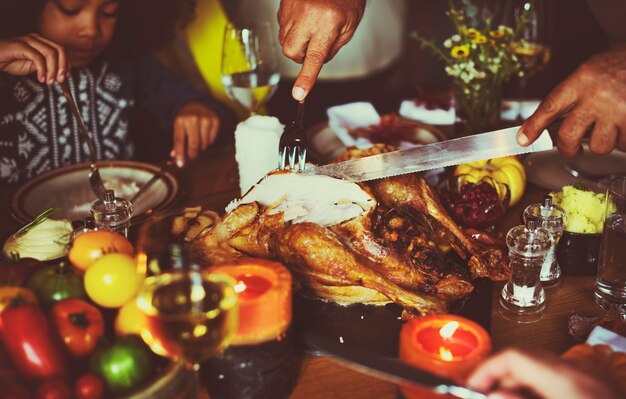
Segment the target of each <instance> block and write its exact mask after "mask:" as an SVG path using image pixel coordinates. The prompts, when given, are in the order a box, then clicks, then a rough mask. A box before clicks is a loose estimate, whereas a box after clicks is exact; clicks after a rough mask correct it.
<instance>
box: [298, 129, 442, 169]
mask: <svg viewBox="0 0 626 399" xmlns="http://www.w3.org/2000/svg"><path fill="white" fill-rule="evenodd" d="M403 121H404V122H403V123H410V124H413V125H415V133H414V139H413V140H412V141H413V142H414V143H416V144H431V143H436V142H438V141H442V140H446V139H447V137H446V134H445V133H444V132H443V131H442V129H440V128H439V127H435V126H432V125H428V124H426V123H422V122H419V121H412V120H409V119H404V120H403ZM307 137H308V142H309V149H308V151H309V152H310V153H311V155H312V156H313V157H314V158H315V160H316V161H317V162H319V163H320V164H323V163H326V162H328V161H330V160H332V159H334V158H335V157H337V156H338V155H340V154H342V153H343V152H345V150H346V147H345V146H344V144H343V143H342V142H341V140H339V138H338V137H337V135H336V134H335V132H333V130H332V129H331V128H330V127H329V126H328V123H326V122H324V123H320V124H318V125H316V126H313V127H312V128H311V129H309V130H308V131H307Z"/></svg>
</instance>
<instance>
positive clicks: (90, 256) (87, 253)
mask: <svg viewBox="0 0 626 399" xmlns="http://www.w3.org/2000/svg"><path fill="white" fill-rule="evenodd" d="M133 252H134V251H133V245H132V244H131V243H130V241H128V239H127V238H126V237H124V236H123V235H121V234H117V233H114V232H112V231H109V230H95V231H88V232H86V233H83V234H81V235H79V236H78V237H76V239H75V240H74V242H73V243H72V247H71V248H70V251H69V253H68V254H67V257H68V259H69V260H70V263H72V265H74V267H76V268H78V269H81V270H87V268H88V267H89V266H91V264H93V263H94V262H95V261H96V260H97V259H99V258H100V257H102V256H103V255H105V254H109V253H120V254H127V255H132V254H133Z"/></svg>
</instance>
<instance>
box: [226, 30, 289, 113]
mask: <svg viewBox="0 0 626 399" xmlns="http://www.w3.org/2000/svg"><path fill="white" fill-rule="evenodd" d="M279 81H280V73H279V71H278V57H277V55H276V46H275V43H274V37H273V35H272V30H271V27H270V24H269V23H268V22H265V21H253V22H239V23H232V22H231V23H228V24H227V25H226V27H225V28H224V44H223V47H222V84H223V85H224V88H225V89H226V92H227V93H228V95H229V96H230V97H231V98H232V99H233V100H235V101H236V102H237V103H239V104H240V105H241V106H243V107H244V108H246V109H247V110H248V112H250V113H251V114H254V113H255V112H256V111H257V110H258V109H259V108H260V107H261V106H262V105H263V104H264V103H265V102H266V101H267V100H268V99H269V98H270V97H271V96H272V94H274V91H275V90H276V87H277V86H278V82H279Z"/></svg>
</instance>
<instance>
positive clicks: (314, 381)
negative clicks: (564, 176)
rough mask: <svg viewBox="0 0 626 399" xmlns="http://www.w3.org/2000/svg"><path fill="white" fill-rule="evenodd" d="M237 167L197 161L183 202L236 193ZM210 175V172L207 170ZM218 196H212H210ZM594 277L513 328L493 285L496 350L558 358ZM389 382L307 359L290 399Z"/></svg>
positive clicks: (527, 200)
mask: <svg viewBox="0 0 626 399" xmlns="http://www.w3.org/2000/svg"><path fill="white" fill-rule="evenodd" d="M235 168H236V164H235V162H234V157H233V153H232V149H226V150H225V151H221V152H216V153H215V154H213V155H209V156H207V157H206V158H205V159H203V160H199V161H198V162H197V163H196V164H195V165H193V167H192V168H190V170H189V171H188V172H187V173H186V174H185V179H186V181H185V183H186V184H187V185H188V187H189V190H188V192H187V193H186V196H188V198H187V199H186V201H190V202H191V203H194V202H198V203H205V204H206V203H208V204H211V203H213V204H216V205H219V204H221V203H224V202H225V201H224V199H225V198H224V197H225V196H226V197H227V198H226V201H227V200H228V199H230V197H228V195H229V194H230V193H233V195H236V192H237V185H236V181H235V180H234V179H233V173H232V171H233V170H236V169H235ZM209 171H210V172H209ZM215 193H217V194H215ZM546 193H547V192H546V190H545V189H542V188H540V187H536V186H533V185H529V186H528V187H527V190H526V192H525V194H524V197H523V198H522V200H521V201H520V203H519V204H517V205H516V206H515V207H513V208H511V209H509V210H508V212H507V214H506V216H505V218H504V220H502V222H501V226H500V228H501V230H502V231H508V229H509V228H511V227H513V226H515V225H518V224H520V223H521V218H520V215H521V214H522V212H523V210H524V208H526V206H527V205H528V204H531V203H535V202H541V200H542V198H543V196H544V195H545V194H546ZM594 281H595V278H594V277H573V276H565V277H564V278H563V279H562V282H561V283H560V285H559V287H557V288H552V289H550V290H548V291H547V306H546V310H545V315H544V318H543V320H541V321H540V322H537V323H531V324H518V323H515V322H511V321H508V320H506V319H504V318H503V317H502V316H501V315H500V312H499V298H500V292H501V290H502V286H503V284H502V283H500V284H495V285H494V289H493V301H492V309H491V322H492V326H491V338H492V343H493V348H494V350H495V351H498V350H501V349H503V348H506V347H519V348H524V349H528V350H537V351H547V352H551V353H554V354H560V353H562V352H564V351H565V350H567V349H568V348H569V347H571V346H572V345H574V344H575V343H576V342H575V341H574V340H573V339H572V338H571V337H570V335H569V334H568V326H567V316H568V314H569V313H570V312H571V311H577V312H580V313H583V314H588V315H592V314H599V313H601V310H600V309H599V308H598V307H597V306H596V304H595V302H594V299H593V288H594ZM396 395H397V388H396V386H395V385H394V384H391V383H388V382H386V381H382V380H379V379H377V378H374V377H371V376H369V375H365V374H362V373H360V372H356V371H353V370H351V369H349V368H347V367H344V366H342V365H340V364H338V363H336V362H334V361H333V360H331V359H329V358H325V357H311V356H307V357H305V358H304V359H303V363H302V369H301V373H300V377H299V381H298V385H297V386H296V389H295V391H294V392H293V394H292V396H291V398H293V399H298V398H302V399H305V398H306V399H315V398H320V399H322V398H324V399H329V398H336V399H350V398H355V399H357V398H358V399H362V398H378V399H386V398H389V399H392V398H393V399H395V398H396V397H397V396H396Z"/></svg>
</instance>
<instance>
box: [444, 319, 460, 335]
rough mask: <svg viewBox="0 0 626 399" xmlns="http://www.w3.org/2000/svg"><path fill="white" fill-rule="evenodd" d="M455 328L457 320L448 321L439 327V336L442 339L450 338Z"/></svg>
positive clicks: (457, 326) (457, 323)
mask: <svg viewBox="0 0 626 399" xmlns="http://www.w3.org/2000/svg"><path fill="white" fill-rule="evenodd" d="M457 328H459V322H458V321H449V322H447V323H446V325H444V326H443V327H441V329H440V330H439V335H441V338H443V339H450V338H451V337H452V336H453V335H454V332H455V331H456V329H457Z"/></svg>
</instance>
